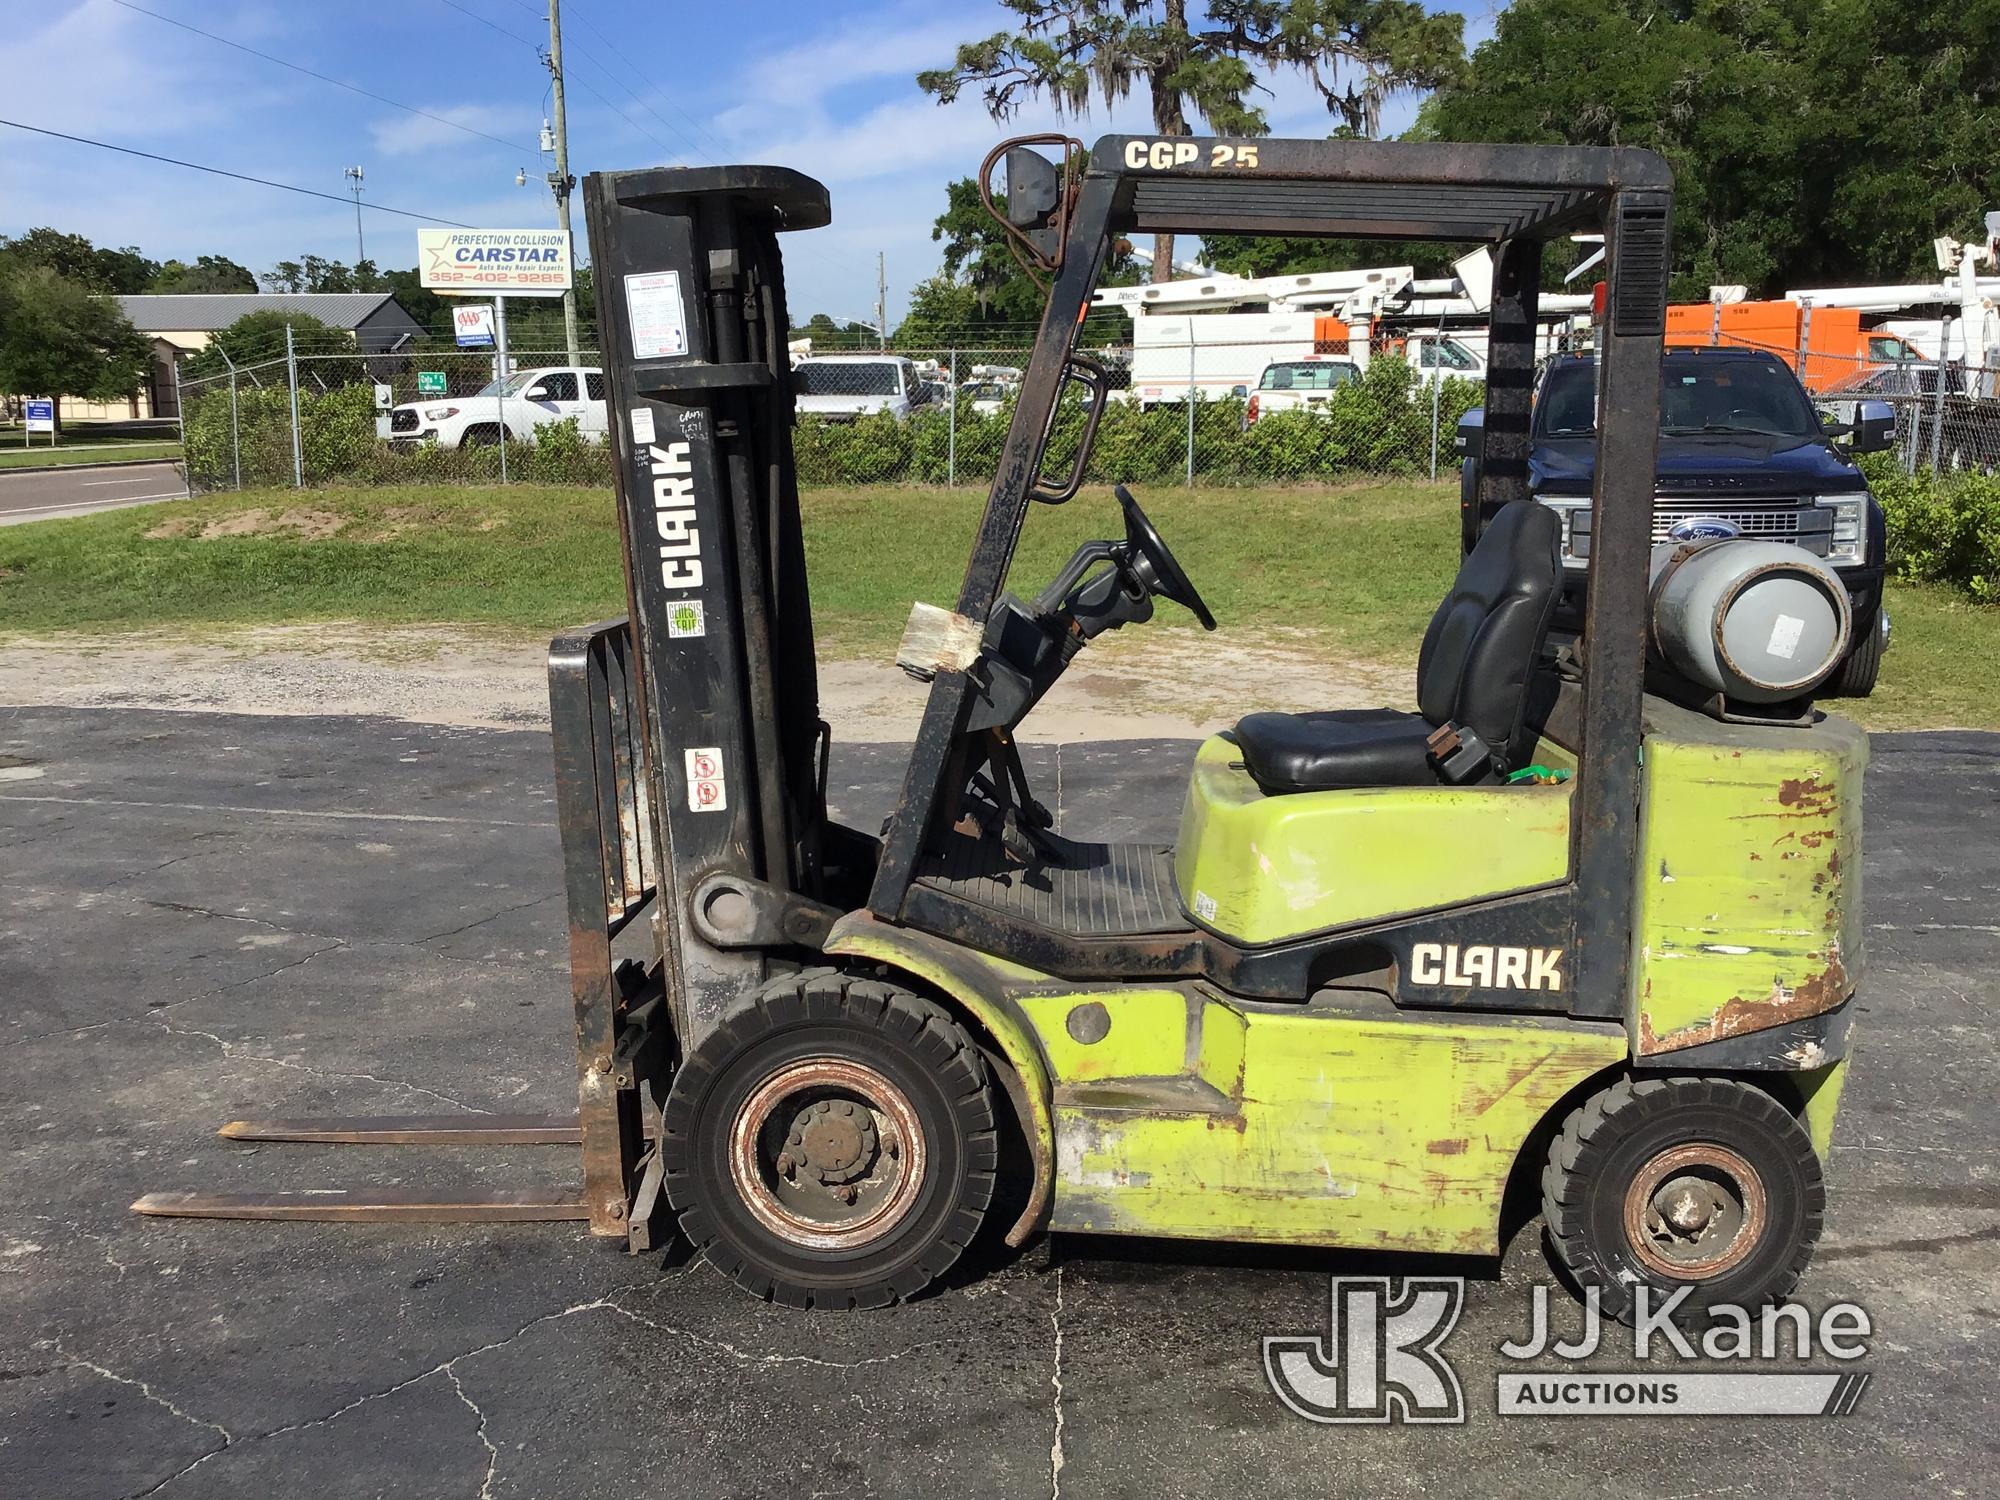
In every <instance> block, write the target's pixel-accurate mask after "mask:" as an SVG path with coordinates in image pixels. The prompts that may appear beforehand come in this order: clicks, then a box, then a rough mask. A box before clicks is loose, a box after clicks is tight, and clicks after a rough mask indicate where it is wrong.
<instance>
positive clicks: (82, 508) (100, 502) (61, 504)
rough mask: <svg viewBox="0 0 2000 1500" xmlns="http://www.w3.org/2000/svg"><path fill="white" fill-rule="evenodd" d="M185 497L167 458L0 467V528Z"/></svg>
mask: <svg viewBox="0 0 2000 1500" xmlns="http://www.w3.org/2000/svg"><path fill="white" fill-rule="evenodd" d="M186 495H187V484H186V482H185V481H184V480H183V479H182V478H181V472H180V468H179V466H178V465H176V464H173V463H169V462H162V463H153V464H132V465H129V466H120V467H117V468H105V469H99V468H87V467H80V466H79V467H76V468H68V469H30V470H27V471H20V470H10V469H0V526H16V525H19V524H20V523H21V522H23V521H52V520H55V519H57V518H58V517H61V516H87V515H90V514H92V513H93V512H96V511H100V510H120V509H122V508H124V507H125V506H128V505H149V504H151V503H152V502H153V501H155V500H179V499H182V498H184V497H185V496H186Z"/></svg>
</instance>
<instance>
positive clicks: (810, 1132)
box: [660, 969, 999, 1308]
mask: <svg viewBox="0 0 2000 1500" xmlns="http://www.w3.org/2000/svg"><path fill="white" fill-rule="evenodd" d="M660 1152H661V1157H662V1163H663V1165H664V1168H665V1183H666V1192H667V1200H668V1202H669V1203H671V1204H672V1205H673V1207H674V1210H675V1212H676V1213H678V1214H679V1215H680V1225H681V1231H682V1233H684V1234H686V1235H687V1237H688V1239H689V1240H690V1241H691V1242H692V1243H693V1244H694V1246H695V1247H696V1248H697V1249H698V1250H700V1251H701V1253H702V1255H703V1256H704V1257H706V1258H707V1260H708V1261H709V1262H710V1263H711V1264H713V1265H714V1266H715V1267H716V1268H717V1269H718V1270H720V1271H722V1272H723V1273H724V1274H725V1275H727V1276H729V1277H731V1278H733V1279H734V1280H735V1281H736V1282H737V1283H738V1284H739V1285H740V1286H742V1287H744V1288H745V1289H746V1290H748V1291H751V1292H753V1293H755V1294H756V1295H757V1296H759V1297H764V1298H768V1299H769V1300H771V1301H774V1302H779V1303H782V1304H784V1305H786V1306H788V1307H822V1308H856V1307H886V1306H887V1305H888V1304H890V1303H892V1302H895V1301H897V1300H899V1299H901V1298H905V1297H909V1296H912V1295H914V1294H915V1293H916V1292H918V1291H921V1290H922V1289H923V1288H924V1287H925V1286H928V1285H929V1284H930V1283H931V1282H932V1281H934V1280H936V1279H937V1278H938V1277H939V1276H941V1275H942V1274H943V1273H944V1272H945V1271H946V1270H948V1269H949V1268H950V1267H951V1265H952V1264H953V1262H955V1261H956V1260H957V1259H958V1257H959V1255H960V1254H961V1253H962V1252H963V1251H964V1249H965V1247H966V1246H967V1245H968V1244H970V1243H971V1242H972V1239H973V1237H974V1236H975V1235H976V1234H977V1233H978V1232H979V1226H980V1224H981V1222H982V1220H983V1219H984V1218H985V1214H986V1209H987V1205H988V1204H990V1203H991V1202H992V1201H993V1190H994V1180H995V1176H996V1173H997V1170H998V1163H999V1132H998V1129H997V1124H996V1120H995V1117H994V1109H993V1093H992V1088H991V1086H990V1084H989V1082H988V1079H987V1071H986V1064H985V1061H984V1059H983V1058H981V1056H980V1053H979V1049H978V1047H977V1046H976V1045H975V1044H974V1042H973V1040H972V1038H971V1037H969V1036H968V1035H967V1034H966V1033H965V1031H964V1029H963V1028H962V1027H960V1026H959V1025H958V1023H957V1022H956V1021H954V1020H953V1019H952V1018H951V1016H950V1015H948V1014H947V1013H946V1012H945V1011H944V1010H942V1009H941V1008H940V1007H938V1006H937V1005H934V1004H933V1003H931V1002H930V1001H928V1000H925V999H923V998H921V997H919V996H917V995H913V994H910V993H909V992H908V991H906V990H900V989H897V988H896V987H895V986H893V985H888V984H883V983H880V982H877V981H873V980H865V979H854V978H851V977H849V976H847V975H844V974H840V973H838V972H836V971H834V970H831V969H813V970H808V971H806V972H804V973H800V974H788V975H785V976H783V977H782V978H779V979H775V980H772V981H771V982H770V983H768V984H766V985H765V986H764V987H763V988H762V989H761V990H759V991H758V992H757V993H756V994H755V995H754V996H753V997H752V998H751V999H750V1000H749V1001H748V1002H747V1003H746V1004H744V1006H743V1007H742V1008H741V1009H739V1010H737V1011H736V1012H734V1013H733V1014H731V1015H730V1016H729V1017H728V1018H727V1019H725V1020H724V1021H723V1022H722V1023H721V1024H720V1025H718V1026H717V1027H716V1028H715V1030H714V1031H713V1032H711V1033H710V1034H709V1036H708V1037H707V1038H705V1039H704V1040H703V1041H702V1042H701V1044H700V1045H699V1046H697V1047H696V1048H695V1049H694V1051H693V1052H692V1054H691V1055H690V1056H689V1057H688V1058H687V1060H686V1061H685V1062H683V1063H682V1064H681V1067H680V1071H679V1072H678V1073H677V1074H676V1075H675V1077H674V1082H673V1087H672V1089H671V1090H670V1092H669V1093H668V1095H667V1103H666V1109H665V1111H664V1119H663V1124H662V1130H661V1135H660Z"/></svg>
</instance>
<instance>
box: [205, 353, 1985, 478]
mask: <svg viewBox="0 0 2000 1500" xmlns="http://www.w3.org/2000/svg"><path fill="white" fill-rule="evenodd" d="M1163 321H1164V320H1163ZM1173 321H1175V322H1176V323H1177V324H1178V325H1179V327H1180V328H1182V329H1185V328H1187V327H1188V325H1190V324H1193V325H1194V326H1195V327H1196V328H1197V329H1199V327H1200V323H1201V320H1200V319H1180V320H1173ZM1194 339H1195V341H1194V342H1190V341H1189V335H1187V334H1186V333H1182V334H1180V336H1179V340H1178V341H1177V342H1170V341H1161V340H1159V339H1157V338H1155V337H1151V336H1149V331H1147V330H1145V329H1143V327H1142V329H1141V331H1140V337H1139V338H1138V340H1137V341H1136V342H1135V343H1133V344H1127V345H1096V346H1092V347H1088V348H1085V349H1083V350H1082V351H1081V352H1082V353H1083V354H1084V355H1086V356H1087V357H1088V358H1089V359H1091V360H1092V361H1094V362H1096V363H1097V364H1098V365H1099V366H1100V367H1101V369H1102V371H1103V372H1104V383H1105V384H1106V386H1107V387H1108V393H1107V398H1106V402H1105V409H1104V413H1103V416H1102V419H1101V421H1100V423H1099V425H1098V428H1097V431H1096V435H1095V440H1094V443H1093V445H1092V450H1091V453H1090V454H1089V456H1088V458H1087V459H1086V461H1085V467H1084V472H1083V479H1084V480H1085V482H1088V483H1105V482H1110V481H1114V480H1129V481H1132V482H1134V483H1149V484H1155V485H1158V484H1162V483H1173V482H1180V483H1184V484H1234V485H1268V484H1292V483H1326V482H1329V481H1339V480H1343V479H1356V480H1363V479H1382V478H1411V479H1436V478H1440V477H1444V476H1448V475H1450V474H1451V473H1453V472H1454V471H1455V470H1456V467H1457V457H1456V454H1455V452H1454V448H1453V436H1454V430H1455V428H1456V426H1457V423H1458V420H1459V418H1460V417H1461V416H1462V415H1463V414H1464V413H1465V412H1466V411H1467V410H1468V409H1470V408H1471V407H1473V406H1476V405H1477V404H1478V403H1479V402H1480V400H1481V399H1482V395H1483V382H1484V376H1485V369H1484V358H1483V354H1482V352H1481V348H1480V345H1479V344H1478V343H1477V342H1476V341H1475V338H1474V337H1465V338H1458V337H1449V336H1444V335H1442V334H1438V335H1433V336H1430V337H1426V338H1423V339H1421V340H1418V339H1412V340H1411V341H1410V343H1409V344H1408V345H1407V346H1406V345H1403V344H1401V343H1400V342H1399V341H1391V342H1389V343H1388V344H1386V345H1379V344H1378V346H1377V347H1376V348H1374V349H1373V350H1367V351H1364V350H1361V349H1354V348H1349V347H1348V346H1346V345H1344V344H1342V345H1330V346H1326V347H1316V346H1314V345H1312V344H1310V343H1298V342H1276V341H1273V342H1264V343H1212V342H1206V341H1202V340H1201V338H1200V335H1199V333H1197V334H1196V335H1194ZM1030 352H1031V345H1029V344H1027V343H1015V344H995V345H989V346H983V347H982V346H971V345H961V346H950V347H919V348H908V347H905V348H894V349H888V350H877V351H845V352H839V353H826V354H818V353H815V354H813V355H809V356H808V357H807V358H806V359H805V360H803V361H802V362H801V363H800V364H799V365H798V366H797V367H796V368H795V369H794V372H793V387H794V391H795V393H796V394H797V396H798V402H799V415H798V422H797V426H796V428H795V431H794V434H793V444H794V451H795V453H796V456H797V464H798V474H799V481H800V483H801V484H803V485H807V486H814V487H830V486H865V485H875V484H921V485H940V486H959V485H965V486H974V487H981V488H983V487H984V486H985V485H986V484H987V483H988V482H989V481H990V480H991V478H992V476H993V474H994V471H995V469H996V468H997V466H998V463H999V455H1000V448H1001V444H1002V442H1003V441H1004V439H1005V437H1006V433H1007V429H1008V426H1009V424H1010V423H1011V421H1012V419H1013V414H1014V406H1015V402H1016V400H1017V397H1018V393H1019V389H1020V379H1021V374H1022V371H1023V370H1025V368H1026V367H1027V364H1028V357H1029V354H1030ZM1776 352H1780V353H1786V352H1788V351H1776ZM1806 379H1807V384H1808V386H1809V388H1810V393H1811V395H1812V397H1813V399H1814V402H1815V404H1816V405H1817V406H1818V407H1819V408H1820V409H1821V411H1822V412H1824V413H1826V414H1827V416H1828V417H1829V418H1831V419H1832V420H1836V421H1841V422H1850V423H1851V422H1853V421H1854V420H1855V419H1856V417H1857V416H1858V415H1859V410H1860V404H1861V403H1862V402H1863V401H1885V402H1887V403H1889V404H1890V405H1891V406H1892V407H1893V408H1894V409H1895V411H1896V414H1897V445H1898V446H1897V449H1896V455H1895V456H1896V459H1897V461H1898V462H1899V464H1900V465H1901V467H1902V468H1903V470H1904V472H1906V473H1914V472H1916V471H1918V470H1935V471H1938V472H1942V473H1949V472H1954V471H1978V472H1985V473H1993V472H2000V397H1996V393H1997V392H2000V371H1995V370H1982V369H1971V370H1968V369H1967V368H1965V367H1964V366H1963V365H1960V364H1957V363H1951V362H1938V361H1929V362H1926V361H1905V362H1901V363H1893V364H1884V363H1880V362H1871V361H1868V360H1865V359H1861V358H1855V359H1852V360H1839V359H1835V358H1833V357H1831V356H1823V355H1817V354H1815V355H1813V356H1812V357H1811V358H1810V359H1809V360H1808V361H1807V371H1806ZM179 397H180V403H181V411H182V414H183V430H184V435H185V444H186V461H187V469H188V479H189V485H190V489H191V490H192V491H193V492H194V493H197V494H201V493H209V492H214V491H218V490H234V489H246V488H256V487H268V486H278V487H287V486H308V485H320V484H336V483H337V484H495V483H499V484H505V483H536V484H579V485H595V486H605V487H608V486H609V485H610V484H611V479H612V476H611V462H610V451H609V448H608V447H607V446H606V424H607V422H608V421H609V413H608V411H607V404H606V401H605V387H604V381H603V375H602V373H601V369H600V366H599V363H598V357H597V352H596V350H595V349H593V348H581V349H577V350H568V349H564V348H559V347H531V348H520V347H516V348H512V349H509V350H508V351H507V352H506V355H505V357H504V359H503V357H502V356H501V355H499V354H498V353H495V352H489V351H471V350H462V349H458V348H456V347H453V346H451V345H449V344H443V343H441V342H440V343H439V344H437V345H435V346H432V347H417V348H404V349H401V350H397V351H395V352H391V353H367V352H360V351H357V350H356V349H355V348H354V347H353V345H352V342H351V341H349V340H346V339H345V337H344V336H342V337H341V338H339V339H328V338H325V337H324V336H322V337H321V338H320V339H318V340H317V341H315V340H312V339H308V338H307V337H306V336H304V335H299V336H296V337H293V336H291V335H290V334H289V331H281V335H279V336H274V337H273V339H272V340H271V342H270V345H269V347H262V348H256V349H252V350H248V351H246V350H243V349H240V348H239V349H238V350H237V351H236V353H235V354H234V355H233V356H232V355H229V354H226V353H225V352H224V351H222V350H221V349H219V348H212V349H209V350H205V351H203V352H202V353H200V354H198V355H196V356H195V357H194V358H193V359H192V360H190V361H188V362H187V363H186V364H185V365H184V367H183V368H182V369H181V371H180V389H179ZM1088 406H1089V402H1088V400H1087V398H1086V396H1085V394H1084V392H1083V390H1082V389H1081V387H1079V386H1076V385H1072V386H1070V387H1069V388H1067V389H1066V391H1065V394H1064V396H1063V399H1062V401H1061V402H1060V403H1059V405H1058V409H1057V413H1056V419H1055V426H1054V431H1053V433H1052V437H1051V443H1050V449H1049V456H1048V460H1047V464H1048V468H1049V471H1050V473H1051V474H1060V475H1064V476H1066V475H1067V474H1068V473H1069V471H1070V468H1071V465H1072V464H1073V462H1074V457H1075V454H1076V451H1077V447H1078V444H1079V443H1080V441H1081V439H1082V436H1083V433H1084V428H1085V420H1086V412H1087V410H1088Z"/></svg>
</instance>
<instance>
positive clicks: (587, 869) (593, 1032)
mask: <svg viewBox="0 0 2000 1500" xmlns="http://www.w3.org/2000/svg"><path fill="white" fill-rule="evenodd" d="M630 657H631V635H630V632H629V631H628V630H627V628H626V622H625V621H624V620H622V619H619V620H608V621H605V622H604V623H602V624H600V625H593V626H590V627H588V628H586V629H583V630H578V631H571V632H568V633H565V634H564V635H561V636H558V637H557V638H556V639H555V641H554V642H552V643H551V645H550V647H549V706H550V723H551V731H552V738H553V741H554V748H555V771H556V812H557V818H558V821H559V824H560V826H561V830H562V847H563V885H564V890H565V893H566V895H567V897H568V905H569V964H570V998H571V1001H572V1003H573V1005H574V1008H575V1012H576V1060H577V1074H578V1083H577V1099H578V1108H577V1128H578V1136H579V1140H580V1143H581V1145H582V1148H583V1201H584V1202H585V1203H586V1204H588V1206H589V1210H590V1212H589V1218H590V1231H591V1233H592V1234H596V1235H603V1236H606V1237H625V1236H626V1235H627V1232H628V1227H629V1223H630V1209H631V1187H632V1182H633V1177H634V1173H635V1169H636V1167H637V1165H638V1161H639V1155H640V1150H641V1139H642V1124H641V1120H640V1110H639V1104H638V1098H637V1094H636V1092H635V1091H634V1090H633V1089H632V1087H631V1083H632V1080H631V1079H630V1078H629V1077H628V1078H627V1079H626V1080H625V1087H623V1088H621V1087H620V1083H619V1079H618V1077H617V1076H615V1075H616V1074H617V1072H618V1069H619V1062H618V1052H619V1041H620V1035H619V1010H620V1006H621V1002H622V1000H623V999H624V996H623V995H622V994H621V988H620V985H619V982H618V976H617V974H616V973H615V972H614V970H613V964H612V954H611V941H612V937H613V936H614V934H615V933H616V932H617V930H618V929H619V928H621V927H622V926H624V924H625V923H626V922H627V921H628V920H629V919H630V918H631V917H632V915H633V914H634V913H635V912H636V911H637V910H638V909H639V908H640V906H642V905H643V904H644V902H645V901H646V900H648V899H649V898H650V897H651V894H652V891H651V888H650V887H649V886H648V885H646V883H645V875H646V870H647V864H648V858H649V849H648V846H649V844H650V842H651V839H652V829H651V826H650V823H649V822H648V821H647V820H646V818H645V806H644V804H643V802H642V801H641V791H640V789H641V786H642V784H643V781H644V777H642V776H639V775H636V774H635V773H634V759H633V756H632V745H633V734H634V728H633V725H632V723H631V718H632V713H631V709H632V707H633V695H632V691H631V687H630V684H631V682H632V680H633V675H634V674H633V673H632V672H631V670H630Z"/></svg>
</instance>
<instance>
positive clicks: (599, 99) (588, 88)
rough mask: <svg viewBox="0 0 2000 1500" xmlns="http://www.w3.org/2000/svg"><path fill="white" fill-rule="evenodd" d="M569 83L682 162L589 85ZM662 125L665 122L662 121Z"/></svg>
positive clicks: (579, 80)
mask: <svg viewBox="0 0 2000 1500" xmlns="http://www.w3.org/2000/svg"><path fill="white" fill-rule="evenodd" d="M571 81H572V82H573V83H575V84H576V86H577V87H578V88H580V89H582V90H583V91H584V92H585V93H586V94H588V95H590V97H591V98H593V99H595V100H596V101H597V102H598V103H599V104H601V105H603V106H604V107H605V108H606V109H608V110H610V111H611V113H613V114H614V115H616V116H618V118H619V119H621V120H623V121H624V122H625V123H626V124H627V125H630V126H631V127H632V128H633V129H634V130H636V131H638V132H639V134H641V135H643V136H644V137H645V138H646V139H647V140H649V141H651V142H652V143H653V144H654V145H655V146H658V147H659V148H660V149H661V150H662V151H664V152H666V153H667V155H668V156H670V157H672V158H673V159H674V160H676V161H680V160H682V157H681V154H680V152H678V151H676V150H674V148H673V147H672V146H669V145H668V144H667V143H666V142H665V141H663V140H661V139H660V138H659V137H658V136H656V135H654V134H653V132H652V131H650V130H648V129H647V128H646V127H645V126H643V125H641V124H640V123H639V122H638V121H637V120H635V119H633V118H632V117H631V116H630V115H628V114H626V113H625V111H624V110H622V109H620V108H619V107H618V106H617V105H615V104H613V103H612V102H611V101H610V100H609V99H607V98H605V97H604V96H603V95H602V94H600V93H598V92H597V90H596V89H594V88H592V87H591V86H590V84H589V83H588V82H586V81H585V80H584V79H581V78H576V79H572V80H571ZM662 123H665V122H664V121H663V122H662Z"/></svg>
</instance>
